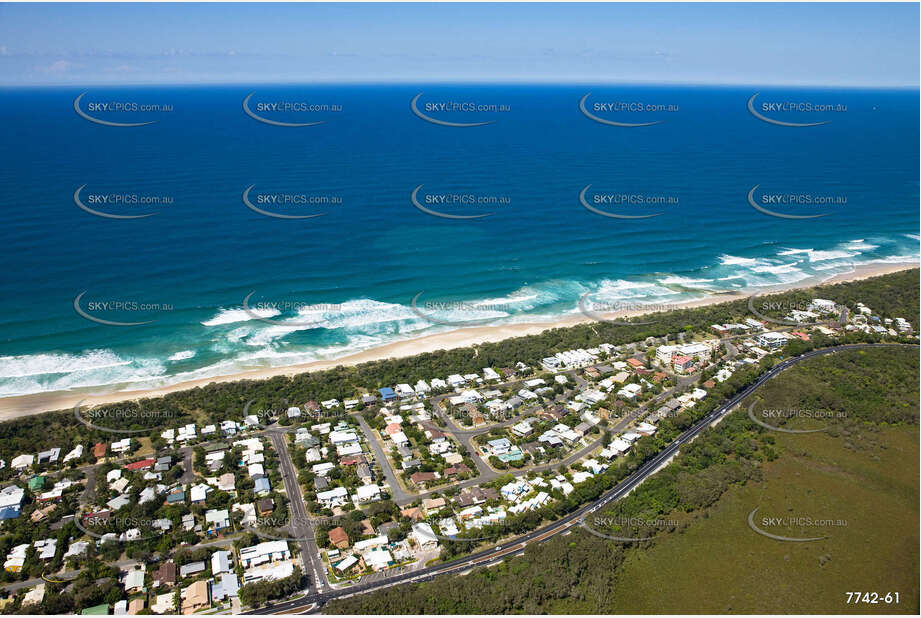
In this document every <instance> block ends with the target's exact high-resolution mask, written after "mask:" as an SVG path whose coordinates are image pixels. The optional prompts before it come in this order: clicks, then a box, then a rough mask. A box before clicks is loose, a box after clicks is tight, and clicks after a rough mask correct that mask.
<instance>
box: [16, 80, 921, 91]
mask: <svg viewBox="0 0 921 618" xmlns="http://www.w3.org/2000/svg"><path fill="white" fill-rule="evenodd" d="M254 85H263V86H265V85H274V86H311V85H326V86H330V85H332V86H335V85H339V86H404V85H405V86H413V85H415V86H426V85H433V86H434V85H459V86H494V85H500V86H501V85H507V86H585V87H606V86H699V87H721V88H734V87H737V88H743V87H746V88H747V87H750V88H816V89H832V88H835V89H850V90H912V89H913V90H918V89H921V83H916V84H847V83H828V82H823V83H808V82H755V81H752V82H748V81H745V82H718V81H682V80H674V81H671V80H656V81H653V80H649V81H636V80H625V81H619V80H598V81H589V80H583V79H549V78H548V79H502V78H497V79H481V80H477V79H471V80H466V79H456V80H449V79H425V78H421V79H419V78H415V79H410V78H407V79H402V78H401V79H391V80H380V79H377V80H375V79H368V80H364V79H334V78H333V79H325V78H319V79H314V80H309V81H307V80H262V81H260V80H252V81H244V80H239V81H238V80H233V81H209V82H202V81H197V82H186V81H175V82H166V81H164V82H150V81H136V82H135V81H119V82H98V81H87V82H77V81H74V82H56V83H42V82H22V83H3V82H0V88H5V89H16V88H23V89H25V88H95V87H106V88H113V87H115V88H118V87H153V88H156V87H178V86H188V87H201V88H208V87H214V86H239V87H248V86H254Z"/></svg>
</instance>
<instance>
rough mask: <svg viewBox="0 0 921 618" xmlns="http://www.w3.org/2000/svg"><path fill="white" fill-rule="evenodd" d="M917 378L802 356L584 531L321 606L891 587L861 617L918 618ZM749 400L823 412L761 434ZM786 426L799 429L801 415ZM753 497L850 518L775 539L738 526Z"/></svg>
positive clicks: (842, 604) (812, 606) (635, 601)
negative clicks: (813, 533)
mask: <svg viewBox="0 0 921 618" xmlns="http://www.w3.org/2000/svg"><path fill="white" fill-rule="evenodd" d="M918 374H919V362H918V354H917V350H916V349H914V348H880V349H870V350H854V351H845V352H840V353H837V354H833V355H827V356H822V357H818V358H814V359H810V360H808V361H805V362H803V363H800V364H798V365H797V366H795V367H793V368H791V369H789V370H787V371H786V372H784V373H782V374H781V375H780V376H778V377H777V378H775V379H773V380H771V381H769V382H768V383H767V384H766V385H764V386H763V387H762V388H761V389H759V390H758V391H757V392H756V393H755V394H754V395H753V396H752V397H750V398H749V399H747V400H745V401H743V402H742V404H741V405H740V406H739V407H738V409H737V410H736V411H735V412H733V413H732V414H730V415H728V416H727V417H726V418H725V419H724V420H723V421H722V422H721V423H719V424H718V425H717V426H716V427H713V428H711V429H708V430H706V431H705V432H704V433H702V434H701V435H700V436H699V437H698V439H697V440H695V441H694V442H692V443H691V444H689V445H688V446H686V447H684V448H683V449H682V450H681V452H680V453H679V455H678V456H677V457H676V458H675V459H674V460H673V461H672V463H671V464H670V465H668V466H667V467H666V468H664V469H663V470H661V471H660V472H659V473H657V474H656V475H655V476H653V477H651V478H650V479H648V480H647V481H646V482H645V483H643V484H642V485H641V486H640V487H639V488H637V489H636V490H634V491H633V492H632V493H631V494H630V495H629V496H628V497H626V498H624V499H622V500H620V501H618V502H616V503H614V504H613V505H611V506H610V507H609V508H607V509H605V510H603V511H601V512H599V513H597V514H595V515H593V516H591V517H589V518H587V519H586V522H585V524H586V527H588V528H591V529H592V531H589V530H586V529H584V528H574V529H573V532H572V533H571V534H569V535H566V536H557V537H554V538H552V539H550V540H548V541H547V542H545V543H542V544H538V545H531V546H528V548H527V549H526V550H525V552H524V555H523V556H520V557H512V558H509V559H507V560H505V561H503V562H502V563H501V564H499V565H496V566H494V567H490V568H482V569H476V570H474V571H473V572H471V573H469V574H466V575H462V576H454V575H450V576H440V577H437V578H435V579H434V580H432V581H431V582H426V583H421V584H409V585H402V586H398V587H391V588H386V589H383V590H381V591H377V592H373V593H369V594H365V595H359V596H355V597H351V598H348V599H343V600H337V601H333V602H331V603H330V604H329V605H327V607H326V608H325V610H324V611H326V612H328V613H375V614H376V613H381V614H383V613H387V614H408V613H470V614H498V613H624V612H627V613H631V612H637V613H676V612H677V613H680V612H681V611H684V610H683V609H682V608H685V609H686V608H687V607H688V606H689V605H688V604H689V603H692V602H693V603H697V604H702V605H701V607H702V609H705V610H706V611H710V612H727V611H738V612H743V613H759V612H761V613H797V612H819V613H845V612H861V611H863V612H865V611H867V607H860V606H853V605H851V606H849V605H848V604H847V603H846V600H847V597H846V595H845V592H846V591H850V590H867V591H871V590H877V589H878V590H881V591H893V592H895V591H899V592H900V593H901V594H900V599H901V603H900V604H899V605H889V606H885V605H883V606H873V610H874V611H880V612H892V613H906V612H909V613H917V611H918V584H917V578H916V577H915V576H914V575H913V574H914V573H916V572H917V564H918V549H917V547H918V533H917V518H918V506H917V505H918V483H917V478H918V463H917V461H918V454H919V453H918V398H919V389H918V379H917V376H918ZM752 403H754V404H755V405H756V407H761V406H772V407H776V408H784V409H800V410H803V409H808V410H819V409H821V410H827V411H829V412H830V413H829V414H828V415H827V416H826V417H824V418H823V422H826V421H827V428H826V430H825V431H823V432H817V433H812V434H801V435H797V434H788V433H784V432H777V431H773V430H770V429H767V428H764V427H762V426H760V425H758V424H756V423H755V422H754V421H752V420H751V419H750V418H749V417H748V415H747V408H748V406H749V405H750V404H752ZM679 418H680V417H679ZM787 422H788V428H804V427H810V426H811V425H810V423H811V422H812V419H801V418H792V419H788V421H787ZM664 424H665V421H663V423H662V424H660V427H663V426H664ZM660 433H664V432H663V431H662V430H661V429H660ZM656 437H657V438H658V437H659V436H656ZM637 450H639V449H637ZM900 462H901V463H900ZM897 468H898V469H897ZM756 506H757V507H761V508H762V509H763V510H765V512H770V513H772V514H775V515H779V514H788V515H789V514H791V513H790V512H791V511H794V510H795V511H796V513H798V514H802V513H804V512H805V513H809V514H811V515H825V516H829V517H835V518H838V519H841V520H844V521H845V522H846V524H847V525H845V526H842V527H839V528H835V529H834V531H833V532H831V533H829V535H828V538H827V539H823V540H822V541H820V542H816V543H783V542H779V541H776V540H774V539H769V538H765V537H763V536H760V535H758V534H757V533H755V532H754V531H753V530H751V529H750V528H749V527H748V525H747V523H746V516H747V515H748V513H749V512H750V511H751V510H752V508H754V507H756ZM895 531H898V532H897V533H895ZM592 532H594V533H595V534H593V533H592ZM602 535H605V536H616V537H621V538H624V537H626V538H637V539H648V540H642V541H638V542H618V541H613V540H608V539H606V538H604V536H602ZM906 535H908V536H907V537H906ZM790 536H808V534H802V530H800V534H795V533H790ZM689 571H690V572H697V573H707V583H708V585H707V586H701V585H700V582H699V580H697V579H691V580H688V579H687V578H686V577H685V576H686V574H687V572H689ZM845 576H846V577H845ZM829 582H839V583H838V584H837V585H835V586H829ZM676 583H680V585H676Z"/></svg>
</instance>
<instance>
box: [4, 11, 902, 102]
mask: <svg viewBox="0 0 921 618" xmlns="http://www.w3.org/2000/svg"><path fill="white" fill-rule="evenodd" d="M918 24H919V5H918V4H917V3H898V4H895V3H892V4H883V3H866V4H864V3H841V4H839V3H809V4H805V3H791V4H779V3H778V4H754V3H752V4H748V3H739V4H735V3H714V4H687V3H683V4H664V3H662V4H655V3H648V4H628V3H611V4H599V3H583V4H575V3H560V4H556V3H545V4H539V3H506V4H485V3H457V4H454V3H452V4H447V3H404V4H384V3H374V4H371V3H369V4H358V3H353V4H325V3H313V4H267V3H262V4H179V3H166V4H113V3H100V4H82V3H69V4H41V3H29V4H0V85H3V86H24V85H80V86H86V85H96V84H183V83H196V84H201V83H204V84H214V83H234V84H239V83H310V82H416V83H428V82H579V83H645V82H652V83H700V84H755V85H763V86H770V85H811V86H869V87H872V86H877V87H878V86H885V87H903V86H910V87H917V86H918V84H919V78H918V75H919V25H918Z"/></svg>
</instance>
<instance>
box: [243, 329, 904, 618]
mask: <svg viewBox="0 0 921 618" xmlns="http://www.w3.org/2000/svg"><path fill="white" fill-rule="evenodd" d="M907 345H910V344H898V343H890V344H873V343H856V344H845V345H839V346H833V347H830V348H823V349H820V350H812V351H810V352H806V353H805V354H802V355H800V356H794V357H790V358H787V359H784V360H782V361H780V362H779V363H778V364H777V365H775V366H774V367H772V368H771V369H770V370H769V371H767V372H766V373H764V374H763V375H762V376H761V377H759V378H758V379H757V380H756V381H755V382H754V383H752V384H751V385H749V386H748V387H747V388H745V389H744V390H743V391H741V392H740V393H738V394H737V395H735V396H734V397H733V398H732V399H730V400H729V401H727V402H726V403H724V404H723V405H721V406H720V407H718V408H717V409H715V410H714V411H713V412H711V413H710V414H708V415H707V416H705V417H704V418H702V419H700V420H699V421H697V422H696V423H695V424H694V425H693V426H692V427H690V428H689V429H687V430H686V431H685V432H684V433H682V434H681V435H680V436H678V437H677V438H676V439H675V440H673V441H672V442H671V443H670V444H669V445H668V446H667V447H666V448H664V449H663V450H662V451H661V452H659V453H658V454H657V455H655V456H654V457H652V458H651V459H650V460H649V461H647V462H646V463H644V464H643V465H642V466H641V467H640V468H639V469H637V470H636V471H635V472H634V473H633V474H631V475H630V476H628V477H627V478H626V479H624V480H623V481H621V482H620V483H618V484H617V486H615V487H614V488H613V489H611V490H609V491H608V492H607V493H606V494H604V495H603V496H602V497H601V498H599V499H598V500H595V501H594V502H590V503H588V504H586V505H584V506H582V507H580V508H579V509H577V510H575V511H573V512H572V513H569V514H568V515H566V516H564V517H562V518H560V519H558V520H556V521H554V522H552V523H550V524H548V525H546V526H544V527H542V528H538V529H537V530H534V531H532V532H529V533H527V534H525V535H522V536H520V537H517V538H515V539H512V540H509V541H507V542H504V543H503V544H501V545H499V546H497V547H491V548H488V549H484V550H482V551H479V552H476V553H473V554H470V555H468V556H464V557H462V558H457V559H455V560H451V561H449V562H445V563H442V564H437V565H434V566H431V567H427V568H424V569H419V570H416V571H413V572H410V573H402V574H396V575H393V576H391V577H389V578H385V579H378V580H375V581H372V582H364V583H360V584H357V585H355V586H351V587H349V588H344V589H340V590H335V591H331V592H323V593H319V594H317V593H310V594H307V595H306V596H303V597H301V598H299V599H296V600H293V601H287V602H283V603H277V604H274V605H270V606H267V607H263V608H259V609H257V610H253V611H251V612H247V613H249V614H282V613H303V612H305V611H307V612H309V613H313V612H316V611H318V610H319V609H320V608H322V606H323V605H324V604H325V603H326V602H328V601H330V600H332V599H338V598H346V597H350V596H353V595H356V594H363V593H365V592H371V591H373V590H379V589H383V588H387V587H390V586H396V585H399V584H405V583H410V582H418V581H427V580H430V579H432V578H433V577H435V576H437V575H444V574H448V573H458V572H463V571H466V570H468V569H470V568H473V567H477V566H488V565H490V564H494V563H496V562H499V561H501V560H503V559H505V558H507V557H509V556H511V555H514V554H517V553H519V552H521V551H523V550H524V548H525V547H526V546H527V545H528V544H529V543H539V542H541V541H544V540H546V539H548V538H550V537H553V536H556V535H557V534H562V533H564V532H566V531H568V530H570V529H571V528H572V527H574V526H578V525H580V524H581V522H582V521H583V520H584V519H585V517H586V516H587V515H589V514H591V513H593V512H595V511H597V510H599V509H601V508H604V507H605V506H607V505H608V504H610V503H612V502H614V501H616V500H618V499H620V498H622V497H623V496H625V495H626V494H628V493H629V492H630V491H631V490H632V489H633V488H635V487H636V486H638V485H639V484H640V483H642V482H643V481H644V480H646V479H647V478H648V477H650V476H651V475H652V474H654V473H655V472H656V471H657V470H658V469H659V467H660V466H661V465H662V464H663V463H665V462H667V461H668V460H669V459H670V458H671V457H673V456H674V455H675V454H676V453H677V452H678V451H679V449H680V448H681V447H682V446H683V445H685V444H687V443H688V442H690V441H691V440H693V439H694V438H696V437H697V436H698V435H699V434H700V433H701V432H702V431H703V430H704V429H706V428H707V427H708V426H710V425H711V424H713V423H715V422H717V421H719V420H720V419H721V418H722V417H723V416H725V415H726V414H728V413H729V412H730V411H731V410H732V409H733V408H735V407H736V406H737V405H738V404H739V403H740V402H741V401H742V400H743V399H745V398H746V397H748V396H749V395H751V394H752V393H753V392H755V391H756V390H757V389H758V388H760V387H761V385H763V384H764V383H765V382H767V381H768V380H770V379H771V378H773V377H774V376H776V375H778V374H780V373H781V372H783V371H784V370H786V369H788V368H790V367H792V366H793V365H795V364H797V363H800V362H802V361H805V360H808V359H811V358H816V357H819V356H825V355H827V354H835V353H837V352H842V351H846V350H855V349H862V348H871V347H903V346H907ZM555 465H556V464H555ZM509 543H511V544H509Z"/></svg>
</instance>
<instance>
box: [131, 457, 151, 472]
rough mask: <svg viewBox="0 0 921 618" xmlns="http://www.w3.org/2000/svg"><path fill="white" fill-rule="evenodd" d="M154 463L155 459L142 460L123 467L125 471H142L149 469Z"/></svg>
mask: <svg viewBox="0 0 921 618" xmlns="http://www.w3.org/2000/svg"><path fill="white" fill-rule="evenodd" d="M155 463H156V460H155V459H142V460H141V461H136V462H134V463H130V464H128V465H127V466H125V470H143V469H144V468H149V467H150V466H152V465H154V464H155Z"/></svg>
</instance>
